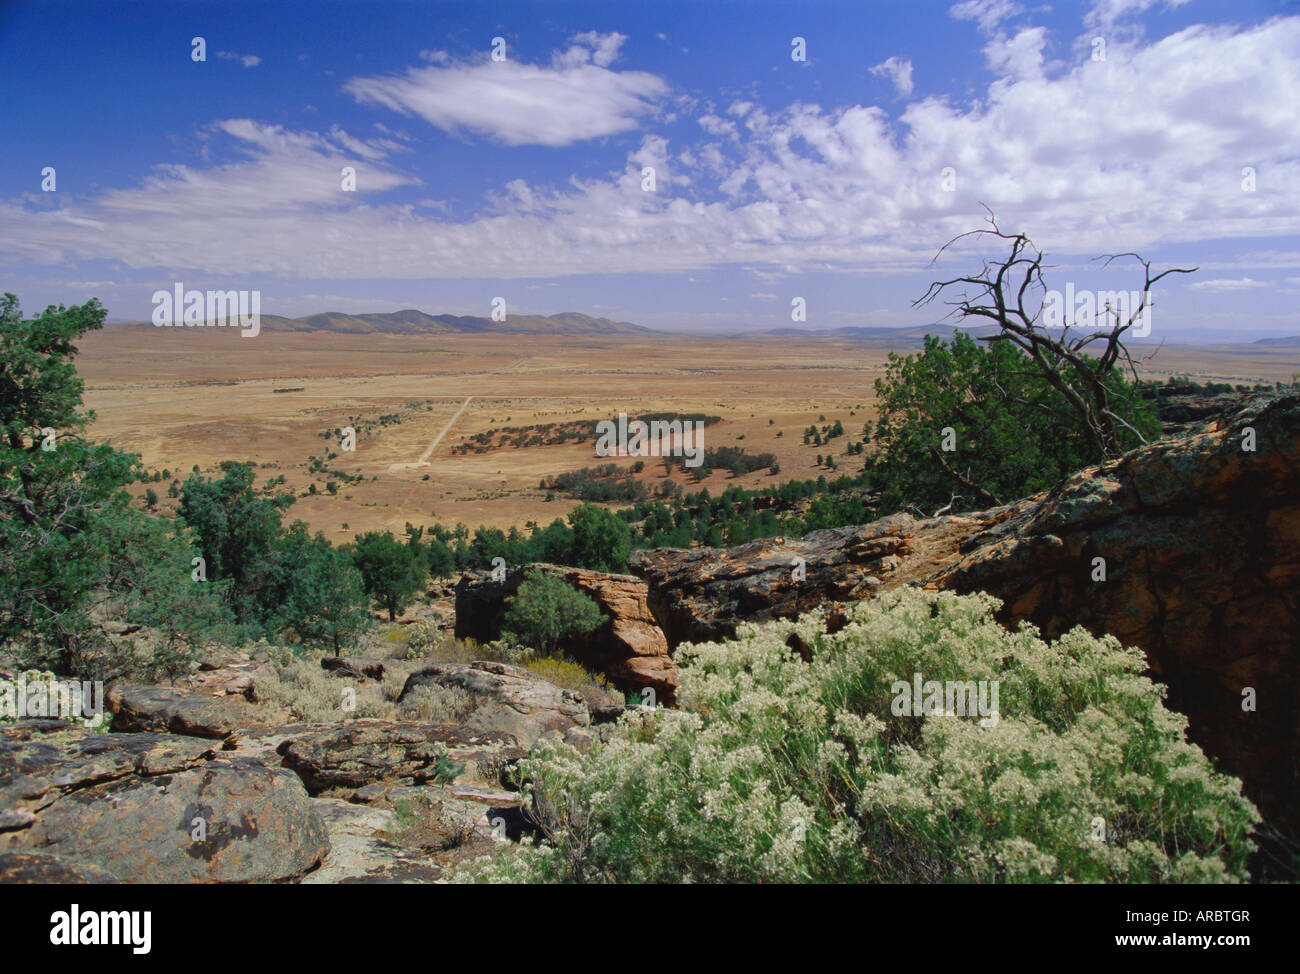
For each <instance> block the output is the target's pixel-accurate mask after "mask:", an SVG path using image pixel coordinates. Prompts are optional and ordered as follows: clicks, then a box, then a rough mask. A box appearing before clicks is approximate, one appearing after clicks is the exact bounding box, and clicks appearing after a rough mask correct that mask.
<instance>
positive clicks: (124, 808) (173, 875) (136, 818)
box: [21, 758, 329, 883]
mask: <svg viewBox="0 0 1300 974" xmlns="http://www.w3.org/2000/svg"><path fill="white" fill-rule="evenodd" d="M21 835H22V838H23V841H24V843H25V844H26V845H27V846H28V847H29V851H33V852H43V853H50V854H53V855H55V856H57V857H59V858H60V859H62V860H65V861H67V862H69V863H73V864H77V865H83V864H84V865H90V866H93V867H96V868H98V869H101V870H104V871H107V872H109V873H111V874H113V875H115V876H118V877H120V878H121V879H122V880H123V881H124V882H129V883H264V882H286V881H293V880H296V879H299V878H301V877H302V876H303V875H304V874H305V873H307V872H308V871H310V870H311V869H313V868H315V867H316V865H317V864H318V863H320V862H321V860H322V859H324V858H325V856H326V855H327V854H328V852H329V838H328V834H327V832H326V828H325V825H324V823H323V822H322V821H321V818H320V815H319V813H318V812H317V811H316V809H315V808H314V807H313V806H312V803H311V799H310V798H308V797H307V793H306V792H305V791H304V790H303V787H302V783H301V782H300V781H299V780H298V778H297V776H295V775H294V774H293V773H292V772H290V771H287V770H284V769H282V768H268V767H266V766H265V765H264V764H261V763H260V762H257V761H255V760H251V759H244V758H236V759H233V760H212V761H208V762H206V763H204V764H203V765H202V766H201V767H196V768H191V769H189V770H184V771H179V772H177V773H168V774H157V775H150V776H147V777H142V776H139V775H131V776H128V777H122V778H118V779H116V780H111V781H107V782H105V783H102V784H97V785H94V786H92V787H89V788H83V789H79V790H76V791H72V792H70V793H68V794H65V795H63V796H62V797H60V798H59V799H58V800H57V801H55V802H54V803H53V804H51V805H49V806H48V807H46V808H45V809H44V810H43V811H42V812H41V813H40V815H39V816H37V819H36V821H35V823H34V824H32V826H31V827H30V828H28V829H26V830H24V832H23V833H21Z"/></svg>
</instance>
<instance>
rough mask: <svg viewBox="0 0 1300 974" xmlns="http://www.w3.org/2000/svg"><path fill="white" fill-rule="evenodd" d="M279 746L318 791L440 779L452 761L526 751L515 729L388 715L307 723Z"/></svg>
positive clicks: (504, 758) (483, 763)
mask: <svg viewBox="0 0 1300 974" xmlns="http://www.w3.org/2000/svg"><path fill="white" fill-rule="evenodd" d="M277 750H278V753H279V754H280V755H281V756H282V758H283V764H284V766H285V767H287V768H291V769H292V770H294V771H295V772H297V774H298V775H299V776H300V777H301V778H302V781H303V784H304V785H306V787H307V790H308V791H310V792H311V793H312V794H318V793H320V792H322V791H326V790H328V789H331V788H363V787H365V786H366V785H371V784H375V783H377V782H383V781H396V780H398V779H410V780H412V781H414V782H417V783H420V782H425V781H436V780H439V779H441V778H442V777H444V776H445V775H446V773H447V771H448V770H449V769H448V767H447V763H448V762H451V763H453V764H456V763H459V764H460V766H461V767H462V768H464V767H465V766H466V765H468V764H469V763H470V761H473V762H474V764H475V765H476V770H477V769H478V768H484V767H491V766H492V764H493V761H495V762H497V764H498V765H500V764H504V763H507V762H509V761H512V760H516V759H518V758H520V757H522V756H523V754H524V751H523V749H522V748H520V747H518V746H517V744H516V742H515V738H514V736H513V735H510V734H505V733H501V732H499V731H493V730H478V729H475V728H471V727H462V726H459V725H456V724H427V723H419V722H414V721H388V720H355V721H348V722H346V723H341V724H337V725H326V726H317V727H312V728H305V729H304V730H303V731H301V732H299V733H297V734H292V735H290V736H288V737H286V738H285V739H284V740H283V741H282V742H281V743H280V745H279V747H278V748H277ZM478 773H479V774H480V775H481V774H482V772H481V771H479V772H478Z"/></svg>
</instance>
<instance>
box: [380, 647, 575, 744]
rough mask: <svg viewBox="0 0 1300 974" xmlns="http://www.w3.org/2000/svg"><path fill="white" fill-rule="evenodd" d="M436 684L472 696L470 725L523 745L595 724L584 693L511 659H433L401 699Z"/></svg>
mask: <svg viewBox="0 0 1300 974" xmlns="http://www.w3.org/2000/svg"><path fill="white" fill-rule="evenodd" d="M431 685H439V686H449V687H457V688H459V689H461V690H464V691H465V692H466V693H468V694H469V695H470V696H471V697H472V698H473V701H474V710H473V711H472V712H471V713H470V716H469V717H468V718H467V719H466V721H465V723H466V726H468V727H469V728H471V729H473V730H476V731H495V732H499V733H502V734H509V735H510V736H512V737H513V738H514V739H515V740H516V741H517V742H518V743H519V744H520V745H521V746H523V747H532V746H533V744H534V743H535V742H536V741H537V739H538V738H539V737H540V736H541V735H542V734H544V733H545V732H546V731H548V730H558V731H561V732H563V731H564V730H565V729H566V728H569V727H573V726H575V725H576V726H581V727H585V726H587V724H589V723H590V722H591V721H590V716H589V715H588V713H587V705H586V703H585V702H584V701H583V699H582V697H581V696H580V695H578V694H576V693H574V692H573V691H572V690H562V689H561V688H559V687H557V686H555V685H554V684H552V683H548V682H546V681H545V680H543V679H542V678H541V677H539V676H537V675H536V674H534V673H531V672H529V671H528V670H525V669H523V668H522V667H518V666H510V665H509V664H507V663H493V662H487V661H482V660H480V661H477V662H473V663H433V664H431V665H429V666H425V667H423V668H422V669H419V670H417V671H416V672H414V673H412V674H411V675H410V676H409V677H407V679H406V684H405V685H404V686H403V687H402V695H401V696H400V697H398V702H399V703H400V702H401V701H402V700H403V699H404V698H405V697H406V695H407V694H409V693H410V692H411V691H412V690H413V689H414V688H416V687H419V686H431Z"/></svg>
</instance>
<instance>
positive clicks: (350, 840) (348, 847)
mask: <svg viewBox="0 0 1300 974" xmlns="http://www.w3.org/2000/svg"><path fill="white" fill-rule="evenodd" d="M312 804H313V805H314V806H315V808H316V810H317V812H318V813H319V814H320V817H321V820H322V821H323V822H324V823H325V826H326V828H327V829H328V830H329V837H330V854H329V858H328V859H326V860H325V863H324V864H323V865H322V866H321V868H320V869H318V870H316V871H315V872H313V873H312V874H311V875H309V876H307V877H306V878H305V879H304V880H303V883H304V884H306V885H317V884H335V883H434V882H437V881H439V880H440V879H441V878H442V867H441V866H439V865H438V864H437V863H436V862H434V861H432V859H430V857H429V856H427V855H425V854H423V853H419V852H416V851H412V850H407V849H402V848H400V847H399V846H398V845H396V844H395V843H394V842H393V841H392V840H391V838H390V836H391V834H392V833H393V832H394V831H395V830H396V828H397V816H396V815H395V814H394V813H393V812H392V811H390V810H388V809H385V808H370V807H368V806H365V805H354V804H350V803H348V802H345V801H340V800H338V799H333V798H317V799H314V800H313V803H312Z"/></svg>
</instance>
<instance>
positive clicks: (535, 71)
mask: <svg viewBox="0 0 1300 974" xmlns="http://www.w3.org/2000/svg"><path fill="white" fill-rule="evenodd" d="M625 39H626V38H625V37H624V36H623V35H622V34H617V33H615V34H597V33H595V32H594V31H593V32H588V33H585V34H579V35H577V36H576V37H574V38H573V42H574V43H573V45H572V46H571V47H569V48H568V49H567V50H565V51H560V52H556V54H555V55H554V57H553V58H552V63H551V65H550V66H549V67H541V66H538V65H532V64H525V63H523V62H521V61H517V60H514V59H507V60H505V61H491V60H483V61H478V62H474V63H461V64H449V65H446V66H441V67H425V68H411V69H409V70H408V71H407V72H406V73H405V74H404V75H401V76H396V77H394V76H375V77H368V78H353V79H351V80H350V81H348V82H347V83H346V84H345V85H344V90H345V91H347V92H348V93H349V94H351V95H352V96H353V97H354V98H356V99H357V101H359V102H362V103H363V104H372V105H382V106H384V107H385V108H389V109H392V110H393V111H395V112H401V113H402V114H405V115H416V116H418V117H420V118H423V119H424V120H425V121H427V122H429V123H430V124H431V125H435V126H437V127H438V128H440V129H444V130H447V131H456V130H468V131H471V132H477V133H481V134H484V135H487V136H489V137H491V138H495V139H497V140H499V141H501V142H504V143H505V144H506V145H549V146H562V145H570V144H571V143H574V142H581V141H584V140H587V139H597V138H600V137H602V136H606V135H613V134H615V133H618V132H626V131H628V130H630V129H633V128H636V126H637V124H638V120H639V119H641V118H642V117H643V116H646V115H648V114H650V113H651V112H652V111H653V110H654V108H655V106H656V104H657V103H658V102H659V101H660V99H662V98H663V97H664V96H665V95H667V93H668V85H667V84H665V83H664V81H663V80H662V79H660V78H658V77H656V76H655V75H653V74H649V73H647V72H644V71H611V70H609V65H610V63H612V62H613V60H614V59H615V58H616V57H617V56H618V51H619V48H620V47H621V45H622V43H623V41H624V40H625Z"/></svg>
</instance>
